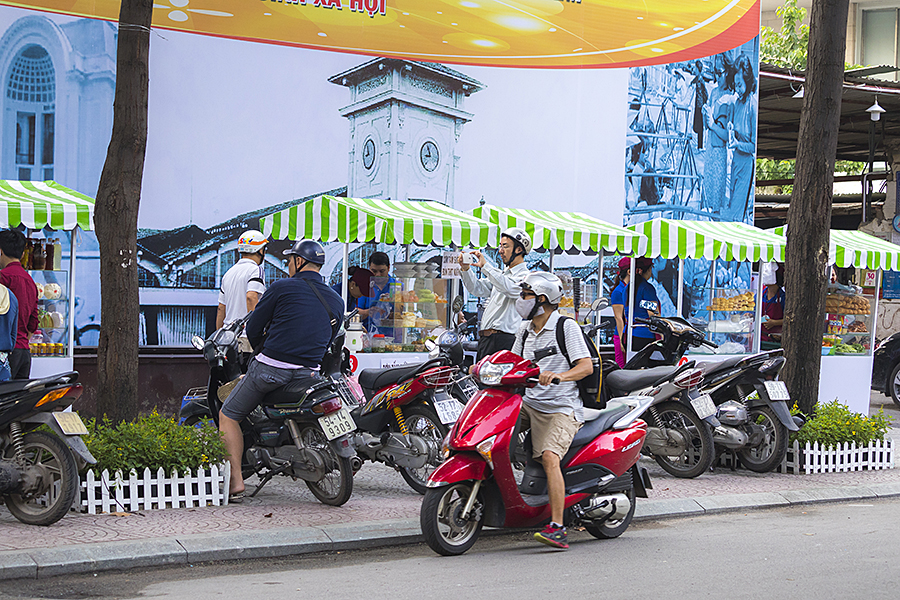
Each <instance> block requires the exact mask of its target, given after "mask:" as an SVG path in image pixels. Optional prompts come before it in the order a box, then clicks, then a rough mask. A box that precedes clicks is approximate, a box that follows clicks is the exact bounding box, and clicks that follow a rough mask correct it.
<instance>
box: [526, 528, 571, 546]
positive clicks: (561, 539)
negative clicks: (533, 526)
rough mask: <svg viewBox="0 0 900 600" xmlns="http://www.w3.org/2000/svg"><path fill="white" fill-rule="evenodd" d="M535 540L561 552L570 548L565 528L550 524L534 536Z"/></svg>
mask: <svg viewBox="0 0 900 600" xmlns="http://www.w3.org/2000/svg"><path fill="white" fill-rule="evenodd" d="M534 539H536V540H537V541H539V542H540V543H542V544H547V545H548V546H553V547H554V548H559V549H560V550H567V549H568V548H569V541H568V539H567V536H566V528H565V527H554V526H553V525H550V524H548V525H547V526H546V527H544V529H542V530H541V531H538V532H537V533H535V534H534Z"/></svg>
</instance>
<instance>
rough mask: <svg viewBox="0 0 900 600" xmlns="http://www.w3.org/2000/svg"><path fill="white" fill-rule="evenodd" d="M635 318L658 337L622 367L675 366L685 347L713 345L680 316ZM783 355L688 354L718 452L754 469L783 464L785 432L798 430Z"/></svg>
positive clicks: (774, 351) (785, 447)
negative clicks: (711, 409) (710, 411)
mask: <svg viewBox="0 0 900 600" xmlns="http://www.w3.org/2000/svg"><path fill="white" fill-rule="evenodd" d="M635 321H636V322H640V323H644V324H645V325H647V327H648V328H649V329H650V330H651V331H653V332H654V333H658V334H660V335H661V336H662V339H659V340H656V341H655V342H653V343H651V344H649V345H647V346H646V347H644V348H643V349H642V350H641V351H640V352H638V353H637V354H636V355H635V356H634V357H632V359H631V360H630V361H628V363H627V364H626V365H625V368H626V369H640V368H646V367H653V366H656V365H674V364H676V363H678V362H679V361H680V360H682V357H683V356H684V355H685V353H686V352H687V351H688V349H689V348H697V347H700V346H704V345H705V346H707V347H710V348H716V347H717V346H716V344H714V343H712V342H710V341H708V340H706V339H705V337H704V335H703V333H702V332H701V331H700V330H698V329H697V328H696V327H694V326H693V325H691V324H690V323H689V322H687V321H686V320H685V319H682V318H680V317H650V318H648V319H636V320H635ZM783 354H784V351H783V350H781V349H778V350H770V351H767V352H760V353H758V354H752V355H750V356H735V357H731V358H727V359H725V360H722V361H700V360H699V359H700V358H701V357H702V355H694V356H691V358H693V359H697V367H698V368H699V369H701V370H702V371H703V384H702V385H701V386H700V391H701V392H702V393H703V394H704V395H708V396H709V397H710V399H711V400H712V402H713V404H714V405H715V409H716V413H715V417H716V419H717V421H718V423H714V424H713V441H714V442H715V444H716V453H717V456H718V455H721V454H722V453H723V452H732V453H734V454H736V455H737V457H738V458H739V459H740V461H741V463H742V464H743V465H744V466H745V467H747V469H749V470H751V471H756V472H758V473H766V472H768V471H771V470H772V469H774V468H775V467H777V466H778V465H779V464H781V462H782V461H783V460H784V456H785V454H786V453H787V446H788V438H789V436H790V433H789V432H791V431H797V430H798V429H799V427H798V423H797V422H796V421H795V419H794V418H793V417H792V416H791V414H790V409H789V408H788V401H789V400H790V395H789V394H788V391H787V388H786V387H785V385H784V382H782V381H779V380H778V377H779V374H780V372H781V369H782V367H784V362H785V359H784V356H783Z"/></svg>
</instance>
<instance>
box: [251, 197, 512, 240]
mask: <svg viewBox="0 0 900 600" xmlns="http://www.w3.org/2000/svg"><path fill="white" fill-rule="evenodd" d="M259 221H260V226H261V227H262V231H263V233H264V234H266V235H267V236H270V237H273V238H275V239H285V238H287V239H291V240H298V239H309V240H317V241H321V242H343V243H350V242H381V243H385V244H416V245H419V246H429V245H430V246H449V245H450V244H456V245H457V246H474V247H476V248H485V247H487V246H492V247H497V245H498V241H499V237H500V234H499V228H498V227H497V226H496V225H494V224H492V223H488V222H487V221H482V220H481V219H477V218H475V217H473V216H471V215H467V214H466V213H462V212H459V211H457V210H453V209H452V208H450V207H448V206H445V205H443V204H441V203H439V202H431V201H424V200H423V201H411V200H377V199H374V198H338V197H335V196H320V197H318V198H313V199H312V200H307V201H306V202H304V203H302V204H298V205H296V206H292V207H290V208H286V209H285V210H282V211H280V212H277V213H275V214H271V215H266V216H265V217H262V218H261V219H260V220H259Z"/></svg>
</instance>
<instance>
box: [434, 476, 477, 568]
mask: <svg viewBox="0 0 900 600" xmlns="http://www.w3.org/2000/svg"><path fill="white" fill-rule="evenodd" d="M471 493H472V484H471V483H468V482H466V483H454V484H452V485H448V486H444V487H439V488H430V489H429V490H428V491H427V492H425V498H424V499H423V500H422V509H421V512H420V513H419V521H420V523H421V525H422V535H424V536H425V543H426V544H428V547H429V548H431V549H432V550H434V551H435V552H437V553H438V554H440V555H442V556H458V555H460V554H463V553H464V552H466V551H467V550H468V549H469V548H471V547H472V546H473V545H474V544H475V541H476V540H477V539H478V536H479V535H480V534H481V527H482V526H483V525H484V511H483V505H482V503H481V499H480V498H479V499H477V500H476V501H475V504H474V505H473V506H472V511H471V513H469V518H468V519H462V518H460V513H461V512H462V510H463V508H464V507H465V505H466V502H467V501H468V499H469V495H470V494H471Z"/></svg>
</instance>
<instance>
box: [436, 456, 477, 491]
mask: <svg viewBox="0 0 900 600" xmlns="http://www.w3.org/2000/svg"><path fill="white" fill-rule="evenodd" d="M486 472H487V463H486V462H485V461H484V459H483V458H481V456H479V455H478V454H475V453H474V452H460V453H459V454H454V455H453V456H451V457H450V458H448V459H447V460H445V461H444V462H442V463H441V464H440V466H439V467H438V468H437V469H435V470H434V472H432V473H431V477H429V478H428V487H430V488H436V487H443V486H445V485H450V484H451V483H457V482H459V481H472V480H478V481H481V480H483V479H485V473H486Z"/></svg>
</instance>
